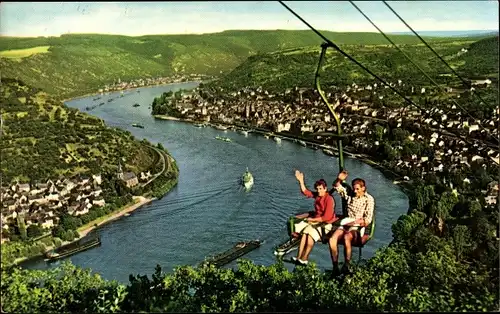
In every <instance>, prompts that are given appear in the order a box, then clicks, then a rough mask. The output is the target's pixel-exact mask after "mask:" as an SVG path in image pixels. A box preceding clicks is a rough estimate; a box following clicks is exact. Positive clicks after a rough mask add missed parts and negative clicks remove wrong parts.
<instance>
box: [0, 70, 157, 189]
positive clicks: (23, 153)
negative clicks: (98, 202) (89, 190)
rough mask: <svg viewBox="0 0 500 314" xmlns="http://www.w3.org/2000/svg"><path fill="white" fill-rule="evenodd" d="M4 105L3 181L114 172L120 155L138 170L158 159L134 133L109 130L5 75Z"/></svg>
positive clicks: (1, 96)
mask: <svg viewBox="0 0 500 314" xmlns="http://www.w3.org/2000/svg"><path fill="white" fill-rule="evenodd" d="M0 107H1V108H2V119H3V134H2V140H1V141H0V149H1V151H2V158H1V164H0V165H1V171H2V176H3V182H4V184H6V183H9V182H15V180H19V182H29V181H30V180H39V179H41V180H47V179H49V178H51V179H54V178H58V177H59V176H61V175H64V176H71V175H76V174H85V173H87V174H95V173H103V172H108V171H109V172H113V173H114V172H115V169H116V167H117V165H118V161H119V160H120V159H121V160H122V161H121V162H122V164H124V165H125V167H126V168H127V169H130V170H132V171H135V172H136V173H137V172H138V171H143V170H144V169H147V168H148V167H149V166H150V165H151V164H152V163H153V162H154V158H155V155H154V153H153V152H151V151H150V150H148V149H144V146H143V145H142V144H141V143H140V142H138V141H136V140H134V138H133V136H132V135H131V134H130V132H126V131H122V130H119V129H111V128H109V127H107V126H105V125H104V121H102V120H101V119H98V118H96V117H93V116H90V115H88V114H85V113H82V112H80V111H78V110H77V109H74V108H69V107H66V106H65V105H63V104H62V103H61V102H59V101H56V100H54V99H53V98H51V97H49V96H48V95H47V94H46V93H44V92H42V91H40V90H39V89H36V88H32V87H30V86H27V85H25V84H24V83H22V82H20V81H17V80H12V79H2V85H1V87H0ZM124 161H125V162H124Z"/></svg>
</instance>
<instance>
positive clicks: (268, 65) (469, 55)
mask: <svg viewBox="0 0 500 314" xmlns="http://www.w3.org/2000/svg"><path fill="white" fill-rule="evenodd" d="M430 45H431V46H432V47H433V48H434V49H435V50H436V52H437V53H438V54H439V55H440V56H442V57H443V58H444V59H445V60H446V61H447V62H448V63H449V64H450V65H451V66H452V67H454V68H455V69H456V70H458V72H460V73H461V75H463V76H465V77H467V78H469V77H477V76H479V77H496V76H497V74H498V36H495V37H489V38H474V39H470V38H469V39H455V40H454V41H445V42H431V43H430ZM342 48H343V50H345V51H346V52H347V53H349V54H350V55H351V56H353V57H354V58H355V59H356V60H358V61H359V62H361V63H362V64H363V65H365V66H366V67H368V68H369V69H370V70H372V71H373V72H374V73H376V74H377V75H379V76H381V77H382V78H384V79H386V80H393V81H394V80H398V79H401V80H403V81H405V82H411V83H413V84H424V85H429V84H430V82H429V80H428V79H427V78H426V77H425V76H424V75H422V74H421V72H420V71H419V70H418V69H417V68H416V67H415V66H414V65H412V64H411V63H410V62H409V61H408V60H407V59H406V58H405V57H404V56H403V55H402V54H401V53H400V52H398V51H397V50H396V49H394V48H393V47H392V46H389V45H385V44H384V45H350V46H344V47H342ZM401 48H402V50H403V51H404V52H405V53H406V54H407V55H409V56H410V57H411V58H412V60H413V61H414V62H416V63H417V64H419V66H420V67H421V68H422V69H424V70H425V71H426V72H427V73H428V74H429V75H431V77H433V78H434V79H435V80H437V81H438V82H440V83H443V82H448V80H450V76H449V73H451V72H450V70H449V69H448V68H447V67H446V66H445V65H444V64H443V63H442V62H441V61H440V60H439V59H437V58H436V57H435V55H434V54H433V53H432V52H431V51H430V50H429V49H428V48H427V47H425V46H424V45H422V44H420V45H409V44H405V45H401ZM463 49H465V50H463ZM465 51H466V52H465ZM319 55H320V48H319V47H301V48H295V49H287V50H281V51H277V52H270V53H263V54H259V55H255V56H251V57H249V58H248V59H247V60H246V61H245V62H244V63H243V64H241V65H239V66H238V67H236V68H235V69H234V70H233V71H232V72H231V73H229V74H228V75H226V76H224V77H223V78H221V79H220V80H218V81H217V82H214V83H213V84H214V85H217V86H221V87H223V88H225V89H239V88H241V87H244V86H251V87H257V86H262V87H264V88H266V89H269V90H282V89H283V88H289V87H293V86H299V87H311V86H312V84H313V83H314V73H315V71H316V67H317V64H318V60H319ZM443 74H444V75H443ZM321 80H322V82H323V83H324V84H333V85H343V84H352V83H353V82H356V83H357V84H360V83H363V81H373V78H372V77H371V76H370V75H369V74H368V73H366V72H365V71H364V70H363V69H361V68H360V67H359V66H357V65H356V64H354V63H353V62H351V61H350V60H348V59H347V58H345V57H344V56H342V55H341V54H340V53H338V52H335V51H333V49H331V50H330V49H329V50H328V53H327V57H326V60H325V66H324V68H323V74H322V76H321Z"/></svg>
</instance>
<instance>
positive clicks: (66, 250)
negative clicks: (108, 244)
mask: <svg viewBox="0 0 500 314" xmlns="http://www.w3.org/2000/svg"><path fill="white" fill-rule="evenodd" d="M100 245H101V238H100V237H99V236H96V237H92V238H91V239H85V238H83V239H81V240H79V241H77V242H75V243H70V244H68V245H65V246H61V247H60V248H58V249H56V250H52V251H49V252H47V253H45V261H46V262H49V263H50V262H55V261H57V260H60V259H62V258H66V257H68V256H71V255H74V254H77V253H80V252H83V251H86V250H89V249H91V248H94V247H97V246H100Z"/></svg>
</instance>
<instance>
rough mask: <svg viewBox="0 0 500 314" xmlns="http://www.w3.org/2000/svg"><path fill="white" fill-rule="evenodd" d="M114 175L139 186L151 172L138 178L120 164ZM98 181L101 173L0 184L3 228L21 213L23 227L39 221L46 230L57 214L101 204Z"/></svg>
mask: <svg viewBox="0 0 500 314" xmlns="http://www.w3.org/2000/svg"><path fill="white" fill-rule="evenodd" d="M117 177H118V179H120V180H122V181H123V182H124V183H125V185H126V186H127V187H130V188H132V187H135V186H137V185H139V184H140V183H139V181H141V182H146V181H148V179H149V178H150V177H151V173H150V172H149V171H148V172H147V173H144V172H141V173H140V176H139V177H137V176H136V174H135V173H133V172H123V171H122V168H121V165H119V167H118V172H117ZM101 183H102V177H101V175H100V174H96V175H92V176H91V177H88V176H79V177H77V178H72V179H69V178H61V179H57V180H47V181H46V182H40V183H36V184H32V185H31V184H29V183H15V184H12V185H10V186H8V187H1V189H0V197H1V199H2V208H1V221H2V228H3V229H9V227H10V226H12V225H14V224H17V216H18V215H22V217H23V219H24V222H25V224H26V227H28V226H30V225H32V224H38V225H40V226H41V227H42V228H44V229H48V230H49V229H52V228H53V227H54V226H56V225H57V224H58V223H59V220H60V216H61V215H62V214H64V213H67V214H69V215H73V216H81V215H84V214H86V213H88V212H89V210H90V209H92V208H93V207H96V206H97V207H102V206H104V205H106V202H105V200H104V197H103V191H102V189H101ZM6 241H9V238H7V237H4V236H2V243H4V242H6Z"/></svg>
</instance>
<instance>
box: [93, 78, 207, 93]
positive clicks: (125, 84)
mask: <svg viewBox="0 0 500 314" xmlns="http://www.w3.org/2000/svg"><path fill="white" fill-rule="evenodd" d="M211 78H212V77H211V76H209V75H203V74H185V75H179V74H177V75H172V76H165V77H153V78H145V79H135V80H130V81H125V80H124V81H122V80H121V79H120V78H118V79H117V80H116V81H115V82H113V84H109V85H105V86H104V87H103V88H100V89H99V90H98V92H99V93H107V92H112V91H121V90H126V89H132V88H138V87H144V86H152V85H162V84H171V83H180V82H187V81H202V80H204V81H206V80H210V79H211Z"/></svg>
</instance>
